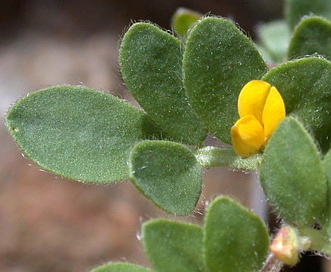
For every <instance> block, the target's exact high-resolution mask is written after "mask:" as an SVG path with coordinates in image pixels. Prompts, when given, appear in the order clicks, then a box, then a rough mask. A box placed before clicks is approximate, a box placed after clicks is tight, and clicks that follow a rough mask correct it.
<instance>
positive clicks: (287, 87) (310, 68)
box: [263, 57, 331, 152]
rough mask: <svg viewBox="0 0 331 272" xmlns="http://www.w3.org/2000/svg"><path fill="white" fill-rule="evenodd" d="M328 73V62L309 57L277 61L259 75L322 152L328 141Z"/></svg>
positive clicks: (330, 109) (330, 69) (330, 116)
mask: <svg viewBox="0 0 331 272" xmlns="http://www.w3.org/2000/svg"><path fill="white" fill-rule="evenodd" d="M330 75H331V63H330V62H329V61H327V60H324V59H321V58H317V57H310V58H304V59H299V60H295V61H290V62H286V63H284V64H281V65H279V66H277V67H276V68H274V69H271V70H270V71H269V72H268V73H267V74H266V75H265V76H264V77H263V80H265V81H267V82H269V83H271V84H272V85H274V86H276V88H277V89H278V91H279V92H280V94H281V95H282V97H283V99H284V102H285V107H286V113H287V114H293V115H295V116H298V118H299V119H300V121H302V122H303V123H304V125H306V126H308V127H309V129H310V131H311V132H312V133H313V134H314V138H315V139H316V140H317V141H318V143H319V144H320V147H321V149H322V151H323V152H326V151H327V150H328V149H329V148H330V143H331V137H330V131H331V89H330V86H331V76H330Z"/></svg>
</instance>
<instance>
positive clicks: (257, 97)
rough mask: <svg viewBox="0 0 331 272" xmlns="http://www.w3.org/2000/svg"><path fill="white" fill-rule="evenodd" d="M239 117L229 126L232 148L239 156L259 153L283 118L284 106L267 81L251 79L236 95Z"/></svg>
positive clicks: (276, 92)
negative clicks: (237, 95)
mask: <svg viewBox="0 0 331 272" xmlns="http://www.w3.org/2000/svg"><path fill="white" fill-rule="evenodd" d="M238 112H239V117H240V119H239V120H238V121H237V122H236V123H235V124H234V125H233V127H232V128H231V138H232V145H233V148H234V150H235V151H236V152H237V153H238V154H239V155H240V156H242V157H249V156H251V155H253V154H255V153H257V152H259V151H260V150H261V149H262V148H263V147H264V146H265V145H266V143H267V142H268V140H269V138H270V136H271V134H272V132H273V131H274V130H275V128H276V127H277V125H278V124H279V122H280V121H281V120H283V119H284V118H285V115H286V113H285V105H284V101H283V98H282V97H281V95H280V93H279V92H278V90H277V89H276V88H275V87H274V86H271V85H270V84H269V83H268V82H265V81H262V80H252V81H250V82H248V83H247V84H246V85H245V86H244V87H243V88H242V90H241V92H240V94H239V97H238Z"/></svg>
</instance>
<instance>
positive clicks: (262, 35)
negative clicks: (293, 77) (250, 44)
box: [258, 20, 290, 62]
mask: <svg viewBox="0 0 331 272" xmlns="http://www.w3.org/2000/svg"><path fill="white" fill-rule="evenodd" d="M258 35H259V40H260V43H261V44H262V45H263V46H264V47H265V48H266V49H267V52H268V53H269V54H270V55H271V56H272V60H273V61H278V62H280V61H282V60H284V59H285V58H286V55H287V49H288V45H289V42H290V30H289V28H288V25H287V23H286V22H285V21H284V20H278V21H273V22H270V23H265V24H263V25H261V26H260V27H259V28H258Z"/></svg>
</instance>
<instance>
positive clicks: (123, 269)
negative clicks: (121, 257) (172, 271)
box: [90, 263, 152, 272]
mask: <svg viewBox="0 0 331 272" xmlns="http://www.w3.org/2000/svg"><path fill="white" fill-rule="evenodd" d="M90 272H152V270H150V269H148V268H145V267H142V266H139V265H135V264H129V263H110V264H104V265H101V266H99V267H97V268H95V269H92V270H91V271H90Z"/></svg>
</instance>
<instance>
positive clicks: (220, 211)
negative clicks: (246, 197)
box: [204, 197, 269, 272]
mask: <svg viewBox="0 0 331 272" xmlns="http://www.w3.org/2000/svg"><path fill="white" fill-rule="evenodd" d="M204 246H205V259H206V264H207V267H208V268H209V270H210V272H235V271H240V272H253V271H254V272H256V271H258V270H259V269H260V268H261V267H262V264H263V261H265V258H266V255H267V252H268V247H269V237H268V233H267V230H266V227H265V226H264V223H263V222H262V221H261V220H260V219H259V218H258V217H257V216H256V215H254V214H253V213H251V212H250V211H248V210H247V209H245V208H244V207H242V206H241V205H240V204H238V203H236V202H235V201H233V200H231V199H229V198H227V197H218V198H216V199H215V200H214V201H213V202H212V203H211V204H210V206H209V208H208V211H207V214H206V217H205V227H204Z"/></svg>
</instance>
